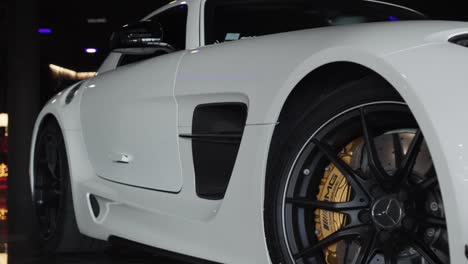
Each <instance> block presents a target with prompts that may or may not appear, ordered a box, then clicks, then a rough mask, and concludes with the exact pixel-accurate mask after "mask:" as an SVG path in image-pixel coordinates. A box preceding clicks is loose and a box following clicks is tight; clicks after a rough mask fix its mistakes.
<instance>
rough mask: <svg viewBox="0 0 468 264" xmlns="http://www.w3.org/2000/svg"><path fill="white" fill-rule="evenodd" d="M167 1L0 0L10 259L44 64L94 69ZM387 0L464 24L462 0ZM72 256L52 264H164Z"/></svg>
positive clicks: (20, 233)
mask: <svg viewBox="0 0 468 264" xmlns="http://www.w3.org/2000/svg"><path fill="white" fill-rule="evenodd" d="M311 1H318V0H311ZM343 1H351V0H343ZM168 2H169V0H132V1H99V0H78V1H73V0H62V1H48V0H0V113H2V112H8V113H9V114H10V128H9V139H8V140H9V152H8V158H9V175H10V177H9V178H8V186H9V189H8V207H9V213H8V217H9V219H10V221H9V233H10V234H9V238H10V240H9V243H10V244H9V248H10V252H9V253H10V255H11V256H21V255H22V253H23V252H25V250H27V246H28V245H27V241H28V237H27V235H25V234H27V233H28V232H29V231H28V228H29V227H28V223H27V220H28V219H29V218H31V216H29V215H28V214H27V212H29V211H32V210H28V209H30V208H26V207H27V206H25V205H27V204H30V202H29V201H30V197H29V196H28V195H29V194H28V193H29V191H28V169H27V167H28V159H29V154H28V152H29V148H30V137H31V131H32V126H33V124H34V120H35V116H36V115H37V113H38V111H39V110H40V108H41V105H42V104H43V103H44V102H45V101H46V100H47V99H48V98H49V97H50V96H51V95H52V94H54V93H56V92H57V89H58V88H59V87H61V86H60V85H58V84H57V81H56V80H54V79H53V78H52V75H51V73H50V71H49V69H48V65H49V64H55V65H59V66H62V67H66V68H68V69H72V70H74V71H77V72H88V71H96V70H97V69H98V67H99V65H100V64H101V62H102V61H103V60H104V59H105V57H106V56H107V54H108V52H109V49H108V39H109V37H110V35H111V33H112V32H113V31H114V30H116V29H118V28H120V27H121V26H122V25H124V24H127V23H129V22H134V21H137V20H139V19H140V18H142V17H143V16H145V15H147V14H148V13H150V12H152V11H153V10H155V9H157V8H158V7H160V6H162V5H164V4H166V3H168ZM387 2H391V3H396V4H400V5H404V6H407V7H410V8H413V9H416V10H418V11H420V12H422V13H425V14H426V15H428V16H429V17H430V18H432V19H437V20H458V21H468V9H467V8H465V7H464V1H430V0H387ZM90 18H91V19H96V18H105V19H106V21H107V23H104V24H90V23H88V21H87V20H88V19H90ZM38 28H50V29H52V30H53V32H52V34H49V35H40V34H38V33H37V30H38ZM382 37H385V36H382ZM86 48H96V49H98V52H97V53H96V54H87V53H85V52H84V50H85V49H86ZM12 219H14V220H12ZM23 246H24V247H23ZM141 257H143V258H146V257H145V256H141ZM73 258H75V257H74V256H71V257H66V256H65V257H64V258H61V259H60V258H59V259H57V260H56V261H55V263H169V262H168V261H167V260H163V259H158V260H155V259H152V258H150V260H149V261H148V262H144V260H140V257H137V258H136V259H135V257H134V256H128V257H118V258H117V260H115V259H114V260H112V259H109V258H108V257H107V256H105V255H102V256H88V257H85V258H83V256H81V257H80V258H81V259H75V260H74V259H73ZM140 261H143V262H140ZM10 263H13V262H10ZM18 263H20V262H18ZM21 263H24V262H21ZM30 263H38V262H37V261H32V262H30ZM44 263H54V261H51V260H46V261H45V262H44Z"/></svg>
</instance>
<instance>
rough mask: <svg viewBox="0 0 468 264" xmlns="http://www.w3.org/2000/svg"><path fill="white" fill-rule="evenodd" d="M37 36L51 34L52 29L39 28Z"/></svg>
mask: <svg viewBox="0 0 468 264" xmlns="http://www.w3.org/2000/svg"><path fill="white" fill-rule="evenodd" d="M37 32H38V33H39V34H52V29H50V28H39V29H38V30H37Z"/></svg>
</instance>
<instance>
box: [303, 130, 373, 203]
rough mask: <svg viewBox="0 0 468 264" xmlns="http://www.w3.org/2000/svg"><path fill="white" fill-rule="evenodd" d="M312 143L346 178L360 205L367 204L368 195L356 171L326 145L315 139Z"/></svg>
mask: <svg viewBox="0 0 468 264" xmlns="http://www.w3.org/2000/svg"><path fill="white" fill-rule="evenodd" d="M312 143H314V144H315V145H316V146H317V147H318V149H319V150H320V151H321V152H322V153H323V154H324V155H325V156H326V157H327V158H328V159H329V160H330V161H331V162H332V163H333V164H334V165H335V166H336V168H337V169H338V170H339V171H340V172H341V173H342V174H343V175H344V176H345V177H346V179H347V180H348V182H349V184H351V187H352V188H353V190H354V192H355V193H356V196H359V197H356V198H357V199H359V200H361V199H362V203H363V205H364V204H367V203H368V200H369V193H368V191H366V189H365V188H364V187H363V186H362V184H363V181H362V180H361V177H360V176H359V175H358V174H357V173H356V171H354V170H353V168H351V166H349V165H348V164H347V163H346V162H344V161H343V160H342V159H340V158H339V157H338V155H337V154H335V153H334V151H333V150H332V149H331V147H330V146H329V145H328V144H324V143H322V142H320V141H318V140H317V139H312Z"/></svg>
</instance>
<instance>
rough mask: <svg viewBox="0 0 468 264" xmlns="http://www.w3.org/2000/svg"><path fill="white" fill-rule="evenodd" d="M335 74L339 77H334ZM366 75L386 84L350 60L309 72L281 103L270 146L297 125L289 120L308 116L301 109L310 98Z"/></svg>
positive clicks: (322, 66) (378, 75)
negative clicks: (298, 116) (297, 116)
mask: <svg viewBox="0 0 468 264" xmlns="http://www.w3.org/2000/svg"><path fill="white" fill-rule="evenodd" d="M336 73H340V74H339V75H337V74H336ZM369 75H373V76H376V77H378V78H381V79H382V80H383V81H385V82H387V83H388V81H387V79H386V78H384V77H383V76H382V75H381V74H379V73H377V72H376V71H374V70H373V69H371V68H370V67H367V66H364V65H362V64H359V63H356V62H351V61H335V62H330V63H326V64H323V65H321V66H319V67H317V68H315V69H313V70H312V71H310V72H309V73H308V74H306V75H305V76H304V77H303V78H302V79H300V81H299V82H298V83H297V84H296V85H295V86H294V87H293V88H292V90H291V91H290V92H289V94H288V95H287V97H286V99H285V101H284V102H283V104H282V106H281V109H280V111H279V114H278V117H277V124H278V125H277V126H276V128H275V131H274V134H273V137H272V140H271V144H272V145H274V144H278V142H277V141H276V139H278V138H284V137H283V135H284V133H288V131H290V128H291V126H295V125H297V123H298V122H296V124H292V123H291V120H293V118H289V117H291V116H296V115H300V116H301V118H299V119H302V118H304V117H305V116H307V115H308V114H309V113H305V112H304V111H303V109H305V108H306V105H307V104H308V103H309V102H310V100H311V99H314V98H317V97H321V96H325V95H327V94H330V93H333V91H335V90H336V89H337V88H339V87H340V86H341V85H343V84H345V83H348V82H352V81H356V80H359V79H361V78H364V77H366V76H369ZM389 87H393V89H392V91H393V92H395V93H398V94H399V92H398V91H397V89H396V88H395V87H394V86H393V85H392V84H390V85H389ZM294 119H297V118H294ZM280 145H281V143H280Z"/></svg>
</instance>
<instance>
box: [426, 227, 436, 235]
mask: <svg viewBox="0 0 468 264" xmlns="http://www.w3.org/2000/svg"><path fill="white" fill-rule="evenodd" d="M434 235H435V229H434V228H428V229H427V230H426V236H427V237H433V236H434Z"/></svg>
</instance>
